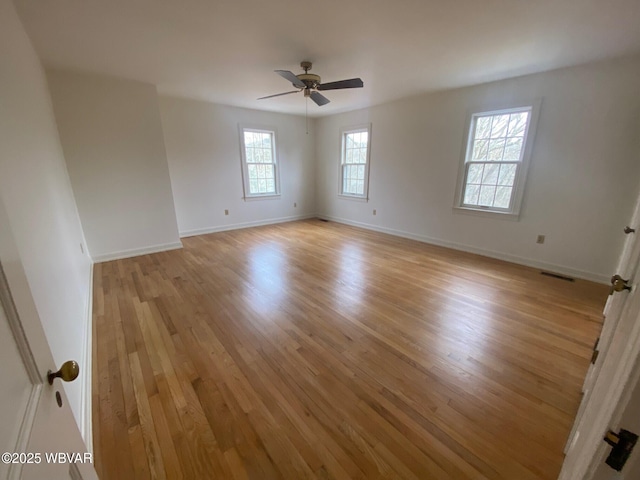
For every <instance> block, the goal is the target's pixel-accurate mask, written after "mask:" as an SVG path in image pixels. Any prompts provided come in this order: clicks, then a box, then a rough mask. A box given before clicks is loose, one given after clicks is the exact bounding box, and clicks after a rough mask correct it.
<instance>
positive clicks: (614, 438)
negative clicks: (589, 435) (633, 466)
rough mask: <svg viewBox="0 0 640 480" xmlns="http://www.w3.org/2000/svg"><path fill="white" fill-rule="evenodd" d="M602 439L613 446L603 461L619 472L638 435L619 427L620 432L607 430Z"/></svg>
mask: <svg viewBox="0 0 640 480" xmlns="http://www.w3.org/2000/svg"><path fill="white" fill-rule="evenodd" d="M604 441H605V442H607V443H608V444H609V445H611V446H612V447H613V448H612V449H611V453H609V456H608V457H607V459H606V460H605V463H606V464H607V465H609V466H610V467H611V468H613V469H614V470H616V471H618V472H619V471H620V470H622V467H624V464H625V463H627V460H628V459H629V455H631V451H632V450H633V447H634V446H635V444H636V442H637V441H638V435H636V434H635V433H633V432H630V431H628V430H624V429H620V433H615V432H613V431H611V430H609V431H608V432H607V434H606V435H605V437H604Z"/></svg>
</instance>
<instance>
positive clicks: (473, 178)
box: [467, 164, 484, 183]
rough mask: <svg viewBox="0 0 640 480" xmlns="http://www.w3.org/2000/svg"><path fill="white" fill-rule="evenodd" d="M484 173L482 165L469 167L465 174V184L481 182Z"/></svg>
mask: <svg viewBox="0 0 640 480" xmlns="http://www.w3.org/2000/svg"><path fill="white" fill-rule="evenodd" d="M483 171H484V164H479V165H477V164H473V165H469V173H468V174H467V183H480V181H481V180H482V172H483Z"/></svg>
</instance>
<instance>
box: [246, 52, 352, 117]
mask: <svg viewBox="0 0 640 480" xmlns="http://www.w3.org/2000/svg"><path fill="white" fill-rule="evenodd" d="M300 66H301V67H302V68H303V70H304V73H301V74H299V75H296V74H294V73H293V72H290V71H289V70H275V72H276V73H277V74H278V75H280V76H281V77H282V78H284V79H286V80H289V81H290V82H291V83H292V84H293V86H294V87H296V88H297V89H298V90H291V91H290V92H284V93H276V94H275V95H268V96H266V97H260V98H258V100H264V99H265V98H273V97H280V96H282V95H289V94H291V93H298V92H302V91H303V92H304V96H305V97H310V98H311V100H313V101H314V102H316V104H317V105H318V106H319V107H321V106H323V105H326V104H327V103H329V99H328V98H327V97H325V96H324V95H322V94H321V93H319V92H318V90H320V91H323V90H339V89H342V88H361V87H362V86H364V83H363V82H362V80H361V79H360V78H350V79H349V80H339V81H337V82H329V83H320V75H315V74H313V73H309V70H311V62H301V63H300Z"/></svg>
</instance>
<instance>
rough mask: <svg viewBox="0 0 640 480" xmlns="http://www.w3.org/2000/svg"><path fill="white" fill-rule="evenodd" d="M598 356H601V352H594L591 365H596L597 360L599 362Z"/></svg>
mask: <svg viewBox="0 0 640 480" xmlns="http://www.w3.org/2000/svg"><path fill="white" fill-rule="evenodd" d="M598 355H600V350H594V351H593V353H592V354H591V363H592V364H594V365H595V363H596V360H598Z"/></svg>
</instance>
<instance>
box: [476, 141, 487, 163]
mask: <svg viewBox="0 0 640 480" xmlns="http://www.w3.org/2000/svg"><path fill="white" fill-rule="evenodd" d="M488 153H489V140H476V141H475V142H473V157H472V158H473V160H486V159H487V155H488Z"/></svg>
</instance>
